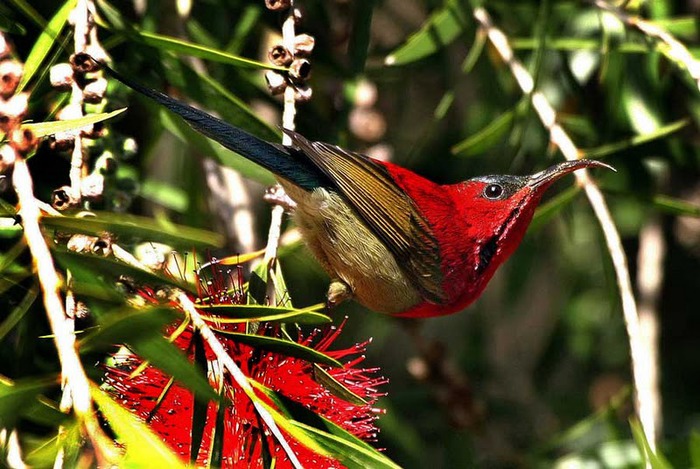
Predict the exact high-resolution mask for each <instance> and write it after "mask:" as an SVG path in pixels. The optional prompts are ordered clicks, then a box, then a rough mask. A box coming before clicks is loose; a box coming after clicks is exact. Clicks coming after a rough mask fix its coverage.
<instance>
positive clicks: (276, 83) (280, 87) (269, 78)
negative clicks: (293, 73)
mask: <svg viewBox="0 0 700 469" xmlns="http://www.w3.org/2000/svg"><path fill="white" fill-rule="evenodd" d="M265 81H266V82H267V88H268V89H269V90H270V93H272V94H273V95H276V94H281V93H283V92H284V89H285V88H286V87H287V80H286V79H285V77H284V75H282V74H280V73H277V72H275V71H274V70H268V71H267V72H265Z"/></svg>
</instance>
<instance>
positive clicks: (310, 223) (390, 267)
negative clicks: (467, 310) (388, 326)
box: [283, 183, 421, 313]
mask: <svg viewBox="0 0 700 469" xmlns="http://www.w3.org/2000/svg"><path fill="white" fill-rule="evenodd" d="M283 185H284V186H285V190H286V191H287V194H288V195H289V196H290V197H291V198H292V199H293V200H294V201H295V202H296V203H297V208H296V221H297V224H298V226H299V229H300V230H301V232H302V235H303V237H304V239H305V241H306V244H307V245H308V247H309V249H310V250H311V251H312V252H313V254H314V255H315V256H316V258H317V259H318V260H319V262H320V263H321V264H322V265H323V267H324V268H325V270H326V271H327V272H328V274H329V275H330V276H331V277H332V278H334V279H335V278H337V279H339V280H342V281H343V282H345V283H347V284H348V286H349V287H350V288H351V290H352V292H353V296H354V298H355V299H356V300H357V301H359V302H360V303H362V304H363V305H365V306H367V307H368V308H370V309H373V310H375V311H379V312H384V313H398V312H402V311H405V310H407V309H409V308H411V307H413V306H415V305H416V304H418V303H419V302H420V301H421V297H420V296H419V295H418V292H417V291H416V289H415V288H414V287H413V286H412V285H411V284H410V283H409V282H408V280H407V279H406V276H405V275H404V274H403V272H402V271H401V269H400V268H399V266H398V265H397V263H396V260H395V259H394V257H393V256H392V254H391V253H390V252H389V250H388V249H387V248H386V247H385V246H384V245H383V244H382V243H381V241H379V239H378V238H377V237H376V236H375V235H374V234H373V233H372V232H371V231H370V230H369V228H367V226H366V225H365V224H364V223H363V222H362V221H361V220H360V219H358V217H357V214H356V213H355V212H354V211H353V210H352V209H351V208H350V207H349V206H348V205H347V204H346V202H345V201H344V200H343V198H342V197H341V196H340V195H338V194H336V193H333V192H330V191H327V190H325V189H321V188H319V189H316V190H314V191H313V192H307V191H304V190H302V189H299V188H298V187H294V186H291V185H290V184H284V183H283Z"/></svg>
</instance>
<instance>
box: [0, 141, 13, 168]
mask: <svg viewBox="0 0 700 469" xmlns="http://www.w3.org/2000/svg"><path fill="white" fill-rule="evenodd" d="M16 158H17V152H16V151H15V149H14V148H12V147H11V146H10V145H3V146H0V173H4V172H5V171H6V170H7V169H8V168H9V167H11V166H12V165H13V164H15V159H16Z"/></svg>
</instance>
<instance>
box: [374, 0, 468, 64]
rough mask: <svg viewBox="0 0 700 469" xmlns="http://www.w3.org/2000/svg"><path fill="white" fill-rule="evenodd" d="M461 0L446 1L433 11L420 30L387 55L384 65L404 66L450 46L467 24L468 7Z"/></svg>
mask: <svg viewBox="0 0 700 469" xmlns="http://www.w3.org/2000/svg"><path fill="white" fill-rule="evenodd" d="M462 3H463V2H462V1H461V0H448V2H447V4H446V5H445V6H444V7H443V8H440V9H439V10H437V11H435V12H434V13H433V14H432V15H430V17H429V18H428V19H427V20H426V22H425V23H424V24H423V26H422V27H421V29H420V30H419V31H418V32H416V33H415V34H413V35H412V36H411V37H409V38H408V40H407V41H406V43H405V44H403V45H402V46H400V47H399V48H398V49H396V50H395V51H394V52H392V53H391V54H389V55H388V56H387V57H386V59H385V60H384V63H385V64H386V65H405V64H408V63H411V62H415V61H417V60H420V59H422V58H425V57H427V56H429V55H430V54H433V53H434V52H437V51H438V50H440V49H441V48H442V47H444V46H446V45H448V44H450V43H451V42H452V41H454V40H455V39H457V37H458V36H459V35H460V34H461V33H462V31H463V30H464V28H465V27H466V26H467V24H468V23H469V11H470V9H469V8H468V7H465V6H464V5H463V4H462Z"/></svg>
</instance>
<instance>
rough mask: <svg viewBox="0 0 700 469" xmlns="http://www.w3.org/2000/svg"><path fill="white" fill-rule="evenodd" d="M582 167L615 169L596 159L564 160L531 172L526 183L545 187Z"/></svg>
mask: <svg viewBox="0 0 700 469" xmlns="http://www.w3.org/2000/svg"><path fill="white" fill-rule="evenodd" d="M584 168H606V169H609V170H611V171H616V169H615V168H613V167H612V166H610V165H609V164H607V163H603V162H602V161H597V160H572V161H564V162H563V163H559V164H555V165H554V166H550V167H549V168H547V169H545V170H544V171H540V172H539V173H535V174H533V175H532V176H530V177H529V178H528V181H527V185H528V186H529V187H531V188H537V187H542V186H545V187H546V186H549V185H550V184H551V183H553V182H554V181H556V180H557V179H559V178H561V177H562V176H565V175H567V174H569V173H572V172H574V171H578V170H579V169H584Z"/></svg>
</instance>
